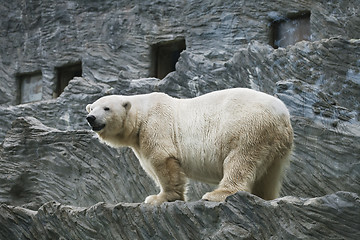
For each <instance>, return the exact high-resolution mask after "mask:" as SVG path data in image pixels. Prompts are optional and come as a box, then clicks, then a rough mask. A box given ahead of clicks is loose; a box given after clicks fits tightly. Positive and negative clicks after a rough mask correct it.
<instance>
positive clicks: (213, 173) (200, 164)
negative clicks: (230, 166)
mask: <svg viewBox="0 0 360 240" xmlns="http://www.w3.org/2000/svg"><path fill="white" fill-rule="evenodd" d="M222 162H223V161H221V160H219V159H218V157H215V156H201V154H200V156H196V155H192V156H186V157H183V158H182V159H180V164H181V167H182V169H183V170H184V173H185V175H186V176H187V177H188V178H191V179H194V180H198V181H201V182H206V183H211V184H218V183H219V182H220V180H221V179H222V177H223V163H222Z"/></svg>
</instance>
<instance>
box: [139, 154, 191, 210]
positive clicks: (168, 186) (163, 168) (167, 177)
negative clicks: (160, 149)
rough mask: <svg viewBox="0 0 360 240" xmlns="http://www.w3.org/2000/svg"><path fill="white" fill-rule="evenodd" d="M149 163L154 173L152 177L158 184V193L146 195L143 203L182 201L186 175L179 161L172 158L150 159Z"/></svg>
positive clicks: (157, 203)
mask: <svg viewBox="0 0 360 240" xmlns="http://www.w3.org/2000/svg"><path fill="white" fill-rule="evenodd" d="M151 165H152V170H153V173H154V174H155V175H156V176H154V177H156V180H157V182H158V183H159V185H160V193H159V194H157V195H150V196H148V197H147V198H146V199H145V203H150V204H153V205H159V204H161V203H163V202H172V201H176V200H182V201H184V200H185V196H184V194H185V186H186V176H185V174H184V172H183V170H182V168H181V166H180V164H179V162H178V161H177V160H176V159H174V158H167V159H166V160H156V159H154V160H152V161H151Z"/></svg>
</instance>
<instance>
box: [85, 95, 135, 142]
mask: <svg viewBox="0 0 360 240" xmlns="http://www.w3.org/2000/svg"><path fill="white" fill-rule="evenodd" d="M130 108H131V104H130V102H129V101H125V100H124V99H123V98H122V97H121V96H114V95H112V96H105V97H102V98H100V99H98V100H97V101H95V102H94V103H93V104H88V105H87V106H86V111H87V112H88V113H89V114H88V115H87V117H86V120H87V121H88V124H89V125H90V127H91V128H92V130H93V131H95V132H96V133H97V134H98V135H99V136H100V137H101V138H103V139H104V140H105V141H106V140H107V139H109V138H112V137H115V136H116V135H121V134H122V133H123V131H124V124H125V120H126V116H127V114H128V111H129V109H130Z"/></svg>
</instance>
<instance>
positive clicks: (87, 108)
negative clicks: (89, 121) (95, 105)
mask: <svg viewBox="0 0 360 240" xmlns="http://www.w3.org/2000/svg"><path fill="white" fill-rule="evenodd" d="M90 108H91V104H88V105H87V106H86V111H87V112H88V113H90Z"/></svg>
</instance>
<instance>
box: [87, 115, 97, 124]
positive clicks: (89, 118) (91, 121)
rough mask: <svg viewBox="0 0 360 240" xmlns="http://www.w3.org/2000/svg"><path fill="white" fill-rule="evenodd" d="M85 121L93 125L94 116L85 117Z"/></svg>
mask: <svg viewBox="0 0 360 240" xmlns="http://www.w3.org/2000/svg"><path fill="white" fill-rule="evenodd" d="M86 120H87V121H88V122H89V123H90V125H93V124H94V122H95V120H96V117H95V116H94V115H89V116H87V117H86Z"/></svg>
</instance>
